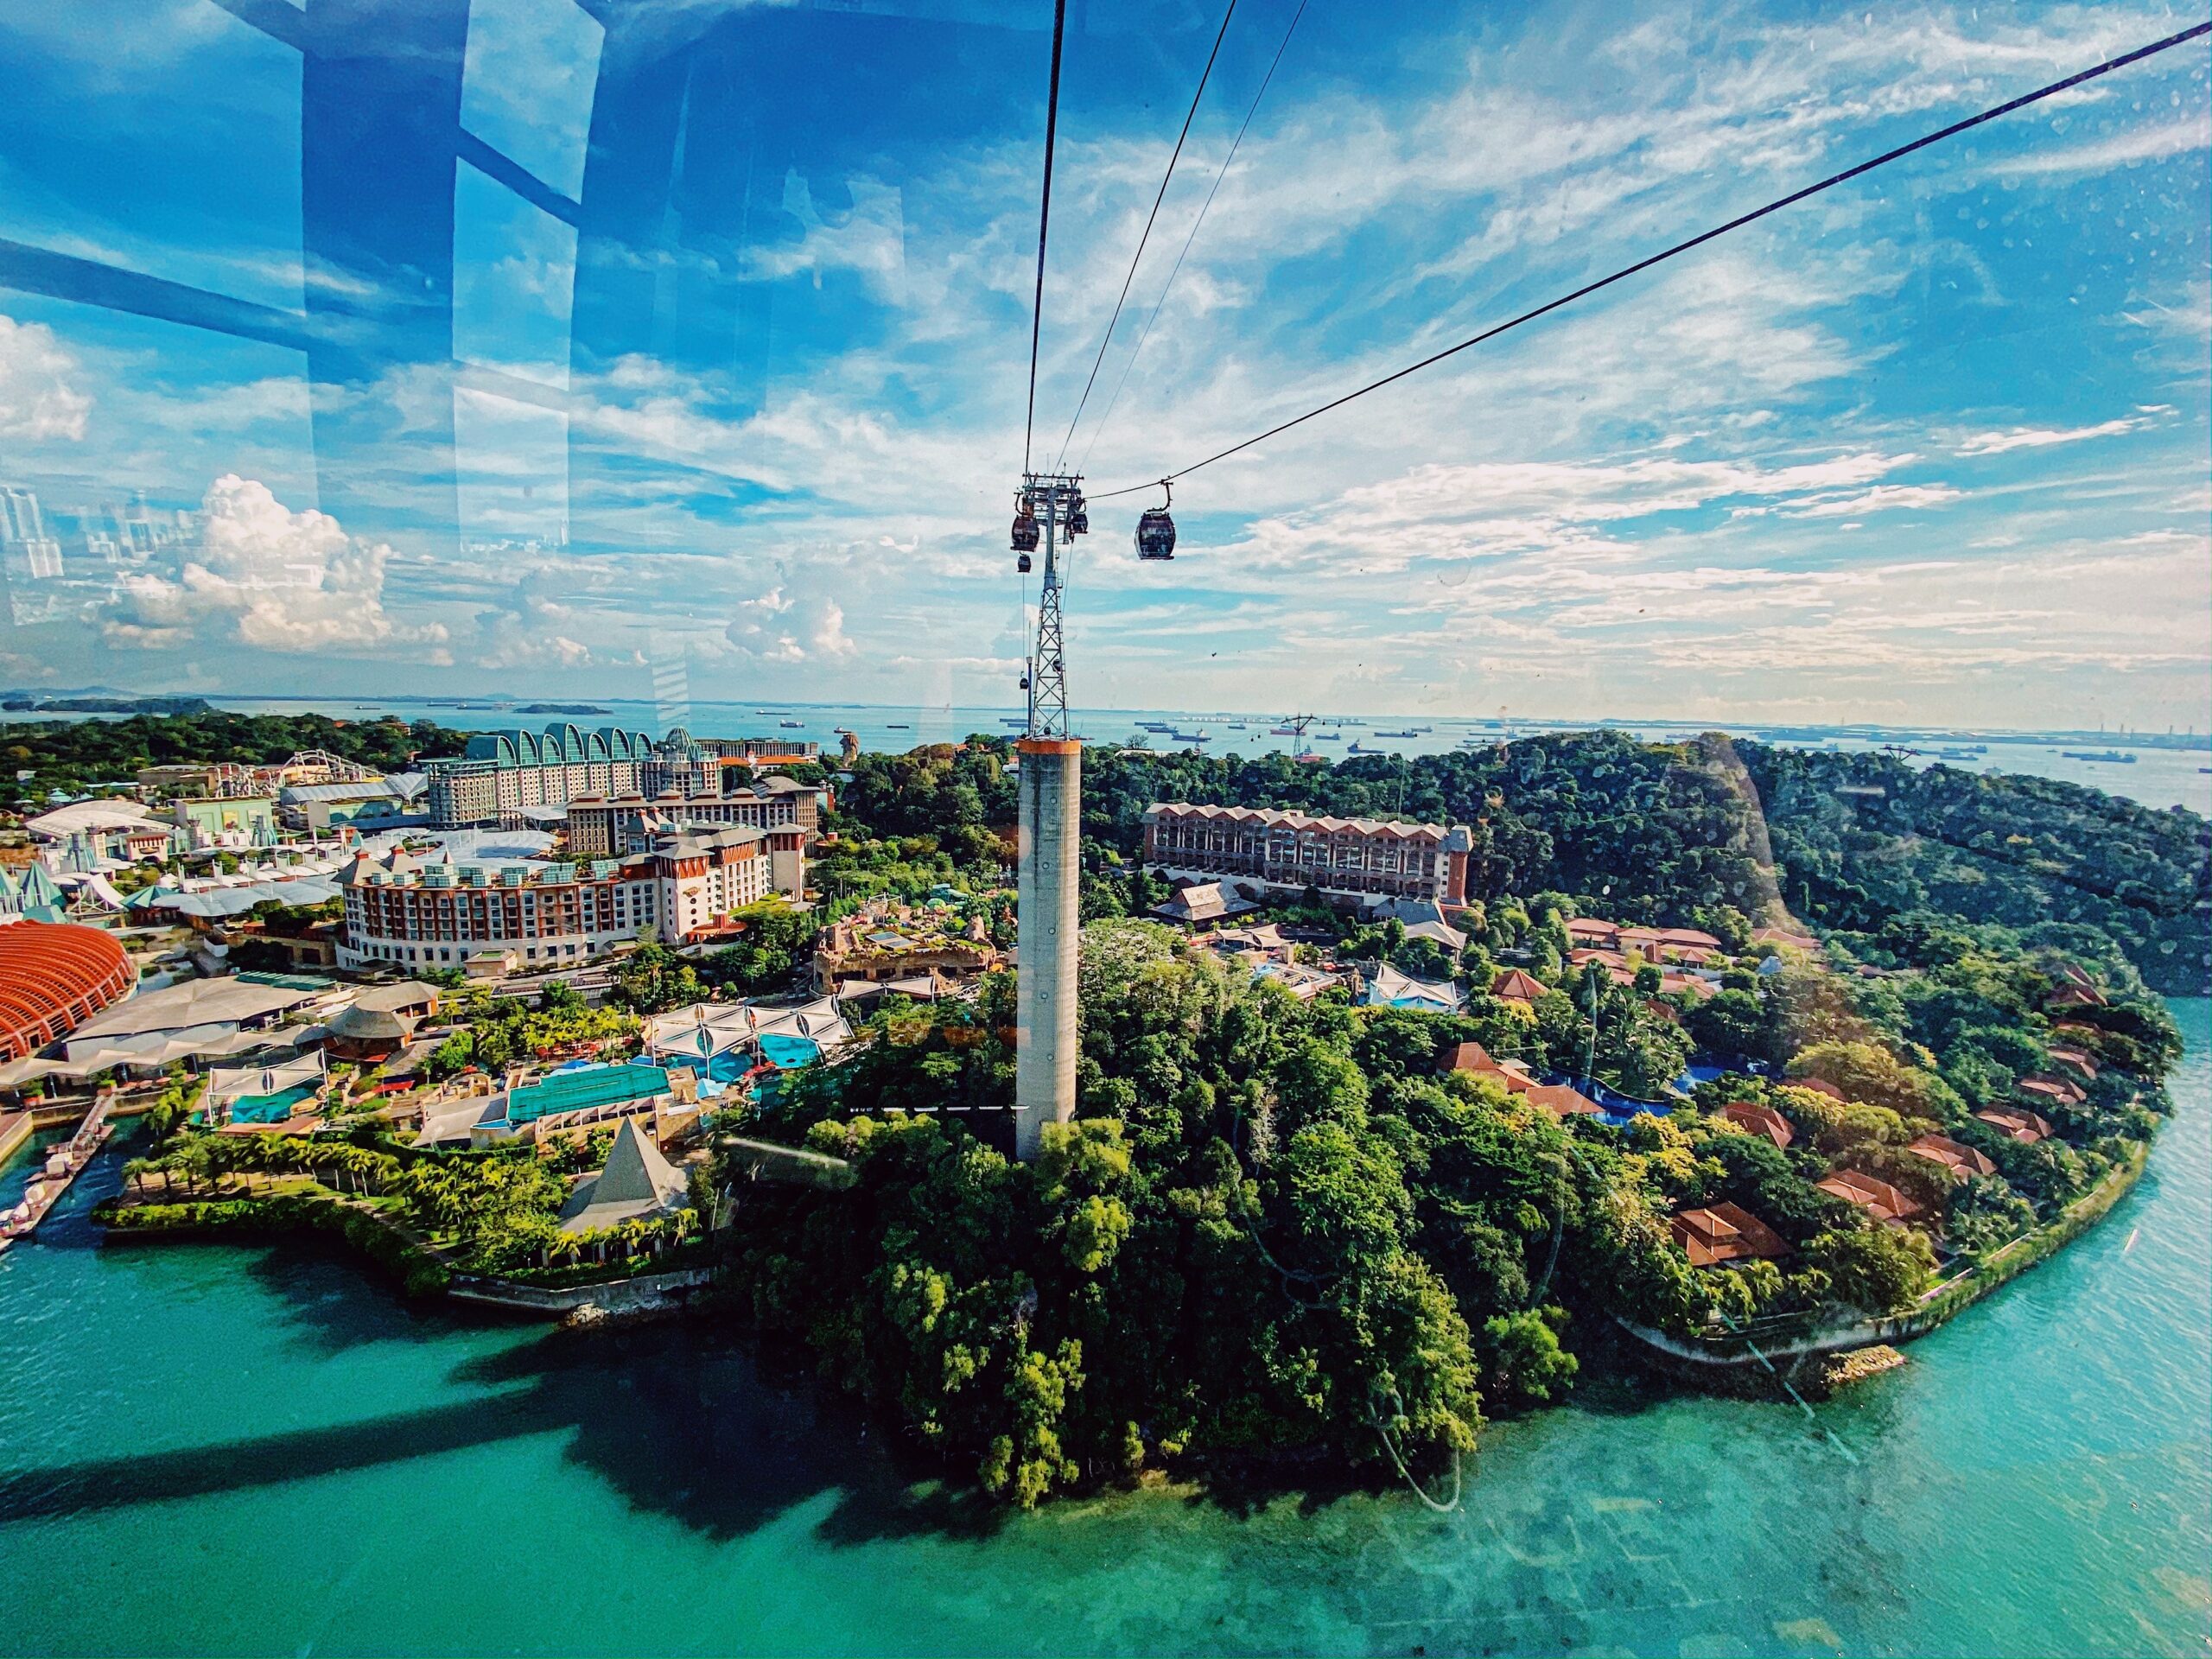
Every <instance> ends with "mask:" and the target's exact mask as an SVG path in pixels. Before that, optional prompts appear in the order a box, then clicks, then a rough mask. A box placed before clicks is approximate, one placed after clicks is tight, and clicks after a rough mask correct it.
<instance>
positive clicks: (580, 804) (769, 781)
mask: <svg viewBox="0 0 2212 1659" xmlns="http://www.w3.org/2000/svg"><path fill="white" fill-rule="evenodd" d="M676 823H706V824H717V825H719V824H733V823H735V824H744V825H747V826H748V827H750V828H752V829H798V830H801V831H803V832H804V834H805V835H808V836H811V835H812V834H814V832H815V831H816V830H817V829H819V828H820V826H821V823H822V803H821V797H820V795H819V793H818V792H817V791H815V790H813V789H811V788H810V787H809V786H808V785H804V784H802V783H799V782H798V781H797V780H796V779H790V778H774V777H771V778H764V779H761V780H760V782H759V783H758V784H755V785H752V786H751V787H749V788H746V789H739V790H734V791H729V792H728V793H721V792H714V793H709V794H699V795H685V794H682V793H679V792H676V791H668V792H664V793H662V794H659V795H656V796H651V797H648V796H645V795H644V794H632V795H617V796H612V797H609V796H605V795H587V796H583V797H581V798H577V799H575V800H572V801H570V802H569V815H568V835H569V852H571V853H574V854H578V855H582V856H585V857H588V858H611V857H613V856H614V855H617V854H619V853H622V852H625V851H626V850H628V849H629V848H630V847H631V846H632V843H633V842H635V841H636V840H637V838H638V837H639V836H641V835H647V834H653V833H658V831H659V830H661V829H665V828H668V827H671V826H672V825H674V824H676ZM781 885H783V884H781V883H779V886H781Z"/></svg>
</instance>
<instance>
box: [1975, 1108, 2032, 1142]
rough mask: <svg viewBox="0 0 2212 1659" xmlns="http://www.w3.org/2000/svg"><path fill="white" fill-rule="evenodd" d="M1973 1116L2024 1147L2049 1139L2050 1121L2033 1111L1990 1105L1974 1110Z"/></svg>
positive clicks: (2008, 1139)
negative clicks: (1977, 1110)
mask: <svg viewBox="0 0 2212 1659" xmlns="http://www.w3.org/2000/svg"><path fill="white" fill-rule="evenodd" d="M1974 1116H1975V1117H1976V1118H1978V1119H1979V1120H1980V1122H1984V1123H1986V1124H1988V1125H1989V1127H1990V1128H1993V1129H1994V1130H1996V1131H1997V1132H1998V1134H1999V1135H2003V1136H2004V1137H2005V1139H2006V1140H2007V1141H2018V1142H2019V1143H2020V1144H2021V1145H2022V1146H2024V1147H2032V1146H2033V1145H2035V1143H2036V1142H2037V1141H2048V1140H2050V1120H2049V1119H2047V1118H2042V1117H2038V1116H2036V1115H2035V1114H2034V1113H2033V1112H2025V1111H2021V1110H2020V1109H2018V1108H2016V1107H2012V1106H1991V1107H1987V1108H1986V1109H1983V1110H1981V1111H1979V1112H1976V1113H1975V1114H1974Z"/></svg>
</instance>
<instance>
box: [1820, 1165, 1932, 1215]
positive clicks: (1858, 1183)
mask: <svg viewBox="0 0 2212 1659" xmlns="http://www.w3.org/2000/svg"><path fill="white" fill-rule="evenodd" d="M1813 1185H1815V1186H1817V1187H1819V1188H1820V1189H1821V1192H1826V1193H1828V1194H1829V1195H1831V1196H1832V1197H1834V1198H1841V1199H1842V1200H1843V1201H1844V1202H1845V1203H1846V1204H1850V1205H1857V1206H1858V1207H1859V1209H1861V1210H1863V1211H1866V1214H1867V1215H1868V1216H1869V1217H1872V1219H1873V1220H1876V1221H1878V1222H1882V1223H1885V1224H1888V1225H1891V1226H1902V1225H1903V1224H1904V1223H1905V1221H1906V1220H1907V1219H1909V1218H1910V1217H1913V1216H1916V1215H1918V1214H1919V1213H1920V1210H1921V1206H1920V1205H1917V1204H1916V1203H1914V1202H1913V1201H1912V1200H1911V1199H1910V1198H1907V1197H1905V1195H1904V1193H1902V1192H1898V1191H1897V1188H1895V1187H1894V1186H1891V1185H1890V1184H1889V1183H1888V1182H1887V1181H1885V1180H1883V1179H1880V1178H1878V1177H1877V1176H1873V1175H1869V1174H1867V1173H1866V1172H1865V1171H1864V1170H1857V1169H1839V1170H1834V1171H1831V1172H1830V1173H1829V1175H1828V1178H1827V1179H1826V1180H1824V1181H1815V1182H1814V1183H1813Z"/></svg>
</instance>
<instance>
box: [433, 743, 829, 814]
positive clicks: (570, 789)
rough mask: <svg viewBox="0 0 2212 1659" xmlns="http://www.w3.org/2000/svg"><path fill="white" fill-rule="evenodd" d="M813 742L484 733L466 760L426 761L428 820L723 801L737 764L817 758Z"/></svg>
mask: <svg viewBox="0 0 2212 1659" xmlns="http://www.w3.org/2000/svg"><path fill="white" fill-rule="evenodd" d="M817 753H819V746H818V745H816V744H812V743H788V742H784V741H779V740H777V739H772V738H736V739H718V738H695V737H693V736H692V735H691V734H690V733H689V732H686V731H685V730H683V728H681V727H676V728H671V730H670V732H669V734H668V735H667V736H666V737H664V738H663V739H661V740H660V741H658V742H655V741H653V740H652V739H651V738H649V737H647V736H646V735H645V734H644V733H643V732H626V731H622V730H620V729H619V728H615V727H612V726H608V727H602V728H601V729H599V730H598V731H595V732H586V731H583V730H581V729H579V728H576V727H575V726H568V725H553V726H548V727H547V728H545V729H544V730H543V732H524V731H504V732H479V733H477V734H475V735H474V736H473V737H471V738H470V739H469V740H468V746H467V748H466V749H465V750H464V751H463V752H462V753H461V755H460V756H458V757H457V758H454V759H450V760H431V761H428V762H426V763H424V766H423V774H424V776H425V778H426V779H427V780H428V785H429V812H430V821H431V822H432V823H435V825H436V826H437V827H438V828H440V829H460V828H462V827H464V826H466V825H469V824H484V823H493V824H496V823H512V822H516V821H518V820H520V819H521V818H522V817H524V816H525V815H526V814H527V813H528V812H529V811H530V810H531V809H533V808H547V807H559V806H563V805H565V804H568V803H569V802H570V801H574V800H577V799H580V798H583V797H585V796H618V795H644V796H648V797H652V796H658V795H662V794H665V793H674V794H677V795H683V796H692V795H719V794H721V792H722V778H723V776H724V774H725V773H726V772H727V771H728V769H729V768H730V767H731V766H766V765H770V764H773V763H775V762H778V761H785V762H788V761H797V760H813V759H815V758H816V756H817Z"/></svg>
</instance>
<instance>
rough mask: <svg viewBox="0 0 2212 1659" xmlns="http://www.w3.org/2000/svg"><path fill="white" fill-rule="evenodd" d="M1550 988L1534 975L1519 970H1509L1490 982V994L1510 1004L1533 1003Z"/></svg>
mask: <svg viewBox="0 0 2212 1659" xmlns="http://www.w3.org/2000/svg"><path fill="white" fill-rule="evenodd" d="M1550 988H1551V987H1550V986H1548V985H1547V984H1545V983H1544V982H1543V981H1542V980H1541V979H1538V978H1537V977H1536V976H1535V975H1534V974H1529V973H1523V972H1522V970H1521V969H1518V968H1508V969H1505V971H1504V972H1503V973H1501V974H1500V975H1498V976H1497V978H1496V979H1493V980H1492V981H1491V982H1490V994H1491V995H1492V996H1502V997H1503V998H1505V999H1506V1001H1509V1002H1533V1001H1535V1000H1536V999H1537V998H1538V997H1540V996H1541V995H1543V994H1544V993H1545V992H1546V991H1548V990H1549V989H1550Z"/></svg>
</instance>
